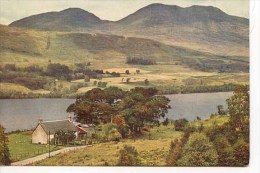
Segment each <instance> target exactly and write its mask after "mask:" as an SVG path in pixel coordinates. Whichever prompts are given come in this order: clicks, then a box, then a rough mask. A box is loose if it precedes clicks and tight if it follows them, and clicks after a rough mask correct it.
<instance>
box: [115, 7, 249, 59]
mask: <svg viewBox="0 0 260 173" xmlns="http://www.w3.org/2000/svg"><path fill="white" fill-rule="evenodd" d="M111 32H112V33H117V34H118V33H120V34H123V35H130V36H133V35H135V36H138V37H147V38H151V39H154V40H160V41H161V42H164V43H167V44H170V45H177V46H182V47H188V48H192V49H195V50H200V51H204V52H210V53H214V54H219V55H240V56H242V55H243V56H248V47H249V20H248V19H245V18H240V17H235V16H230V15H228V14H226V13H224V12H223V11H221V10H220V9H218V8H215V7H210V6H209V7H204V6H191V7H187V8H181V7H178V6H174V5H173V6H171V5H163V4H152V5H149V6H147V7H144V8H142V9H140V10H138V11H137V12H135V13H133V14H131V15H129V16H127V17H125V18H124V19H121V20H120V21H118V22H116V25H115V26H114V27H112V28H111ZM238 52H239V53H238Z"/></svg>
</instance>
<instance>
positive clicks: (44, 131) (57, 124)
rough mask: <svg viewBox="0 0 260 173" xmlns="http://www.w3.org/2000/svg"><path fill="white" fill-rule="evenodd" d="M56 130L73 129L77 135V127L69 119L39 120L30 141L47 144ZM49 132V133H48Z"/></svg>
mask: <svg viewBox="0 0 260 173" xmlns="http://www.w3.org/2000/svg"><path fill="white" fill-rule="evenodd" d="M57 131H64V132H67V131H73V132H75V134H76V135H77V127H76V126H75V125H74V124H73V123H72V122H71V121H70V120H69V119H67V120H56V121H45V122H43V121H42V120H41V119H40V120H39V123H38V125H37V126H36V128H35V129H34V131H33V134H32V143H37V144H48V142H49V138H50V140H51V139H53V138H54V134H55V133H56V132H57ZM49 134H50V135H49Z"/></svg>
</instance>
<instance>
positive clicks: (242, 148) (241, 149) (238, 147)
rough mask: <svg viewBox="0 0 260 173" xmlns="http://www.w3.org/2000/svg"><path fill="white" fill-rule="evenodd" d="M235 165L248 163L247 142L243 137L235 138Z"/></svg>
mask: <svg viewBox="0 0 260 173" xmlns="http://www.w3.org/2000/svg"><path fill="white" fill-rule="evenodd" d="M233 148H234V157H235V159H236V162H237V164H236V166H247V165H248V164H249V144H248V143H246V142H245V140H244V139H243V138H240V139H238V140H237V142H236V143H235V144H234V146H233Z"/></svg>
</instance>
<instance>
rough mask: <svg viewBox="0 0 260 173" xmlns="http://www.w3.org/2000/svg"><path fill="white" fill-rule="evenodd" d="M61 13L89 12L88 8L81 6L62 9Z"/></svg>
mask: <svg viewBox="0 0 260 173" xmlns="http://www.w3.org/2000/svg"><path fill="white" fill-rule="evenodd" d="M60 12H61V13H71V12H80V13H89V12H87V11H86V10H83V9H81V8H67V9H65V10H62V11H60Z"/></svg>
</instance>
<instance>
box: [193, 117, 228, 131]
mask: <svg viewBox="0 0 260 173" xmlns="http://www.w3.org/2000/svg"><path fill="white" fill-rule="evenodd" d="M228 121H229V116H226V115H225V116H213V117H211V118H210V119H207V120H204V121H195V122H191V124H193V125H195V126H197V127H199V126H200V125H201V124H203V126H204V127H205V128H209V127H211V126H213V125H214V124H215V125H220V126H221V125H223V124H225V123H226V122H228Z"/></svg>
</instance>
